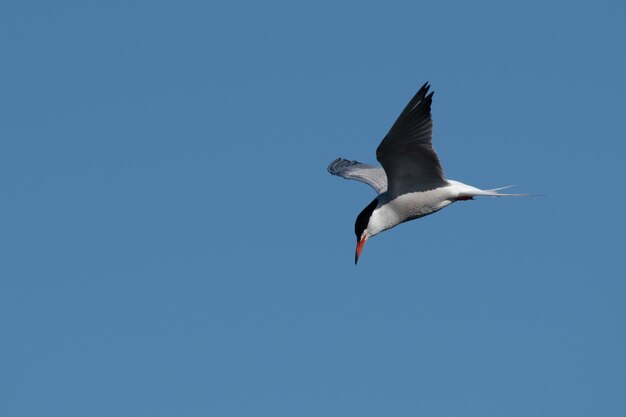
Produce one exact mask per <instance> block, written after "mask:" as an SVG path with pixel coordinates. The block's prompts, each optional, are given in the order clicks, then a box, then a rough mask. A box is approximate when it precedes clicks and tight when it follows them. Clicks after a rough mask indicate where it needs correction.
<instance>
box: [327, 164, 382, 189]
mask: <svg viewBox="0 0 626 417" xmlns="http://www.w3.org/2000/svg"><path fill="white" fill-rule="evenodd" d="M328 172H330V173H331V174H333V175H337V176H339V177H343V178H346V179H349V180H357V181H361V182H364V183H365V184H367V185H369V186H370V187H372V188H373V189H374V190H376V193H378V194H380V193H384V192H385V191H386V190H387V175H385V171H384V170H383V169H382V168H380V167H375V166H373V165H368V164H362V163H360V162H357V161H348V160H347V159H343V158H337V159H335V160H334V161H333V162H331V163H330V165H328Z"/></svg>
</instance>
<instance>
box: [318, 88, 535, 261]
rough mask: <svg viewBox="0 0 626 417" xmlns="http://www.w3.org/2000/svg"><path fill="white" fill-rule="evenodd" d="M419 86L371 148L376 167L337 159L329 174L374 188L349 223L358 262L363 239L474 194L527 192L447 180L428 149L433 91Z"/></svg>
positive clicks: (498, 195) (437, 160)
mask: <svg viewBox="0 0 626 417" xmlns="http://www.w3.org/2000/svg"><path fill="white" fill-rule="evenodd" d="M429 89H430V85H429V84H428V83H426V84H424V85H423V86H422V88H420V89H419V91H418V92H417V94H415V96H414V97H413V98H412V99H411V101H409V104H407V105H406V107H405V108H404V110H403V111H402V113H400V116H398V119H397V120H396V122H395V123H394V124H393V126H392V127H391V130H389V133H387V135H386V136H385V137H384V138H383V140H382V142H381V143H380V145H379V146H378V149H376V159H377V160H378V162H380V164H381V165H382V168H381V167H377V166H373V165H369V164H363V163H361V162H357V161H350V160H347V159H343V158H337V159H335V160H334V161H333V162H331V163H330V165H328V172H330V173H331V174H332V175H337V176H340V177H343V178H347V179H352V180H357V181H361V182H364V183H365V184H367V185H369V186H371V187H372V188H374V190H375V191H376V194H377V196H376V198H374V200H372V202H371V203H369V204H368V205H367V206H366V207H365V208H364V209H363V210H362V211H361V213H360V214H359V215H358V216H357V218H356V222H355V223H354V233H355V234H356V241H357V244H356V252H355V255H354V263H355V265H356V263H357V262H358V260H359V256H360V255H361V251H362V250H363V245H365V242H366V241H367V240H368V239H369V238H371V237H373V236H376V235H377V234H379V233H381V232H384V231H385V230H389V229H391V228H392V227H395V226H397V225H399V224H400V223H404V222H407V221H409V220H414V219H417V218H420V217H424V216H426V215H429V214H432V213H435V212H436V211H439V210H441V209H443V208H445V207H447V206H449V205H450V204H452V203H454V202H457V201H466V200H473V199H474V197H476V196H490V197H519V196H527V195H528V194H503V193H499V192H498V191H500V190H503V189H505V188H509V187H502V188H495V189H491V190H481V189H479V188H476V187H472V186H471V185H467V184H463V183H462V182H459V181H454V180H450V179H446V178H445V176H444V172H443V168H442V167H441V164H440V163H439V157H438V156H437V153H436V152H435V150H434V149H433V145H432V134H433V122H432V118H431V114H430V106H431V104H432V101H433V94H434V92H431V93H428V90H429Z"/></svg>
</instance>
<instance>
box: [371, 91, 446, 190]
mask: <svg viewBox="0 0 626 417" xmlns="http://www.w3.org/2000/svg"><path fill="white" fill-rule="evenodd" d="M429 88H430V86H429V85H428V83H426V84H424V85H423V86H422V88H420V89H419V91H418V92H417V94H415V96H414V97H413V99H412V100H411V101H410V102H409V104H407V106H406V107H405V108H404V110H403V111H402V113H400V116H399V117H398V120H396V122H395V123H394V124H393V126H392V127H391V130H389V133H387V136H385V138H384V139H383V140H382V142H381V143H380V145H379V146H378V149H377V150H376V159H378V161H379V162H380V163H381V165H382V166H383V168H384V169H385V173H386V174H387V178H388V179H389V194H391V195H396V196H397V195H400V194H404V193H407V192H413V191H425V190H430V189H433V188H438V187H441V186H444V185H446V184H447V182H446V180H445V179H444V174H443V169H442V168H441V164H440V163H439V158H438V157H437V153H435V150H434V149H433V145H432V136H433V121H432V118H431V115H430V106H431V104H432V101H433V94H434V93H430V94H428V95H427V93H428V89H429Z"/></svg>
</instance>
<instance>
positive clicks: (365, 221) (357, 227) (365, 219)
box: [354, 198, 378, 265]
mask: <svg viewBox="0 0 626 417" xmlns="http://www.w3.org/2000/svg"><path fill="white" fill-rule="evenodd" d="M376 206H378V199H377V198H375V199H374V200H373V201H372V202H371V203H369V204H368V205H367V207H365V208H364V209H363V211H361V213H359V215H358V216H357V217H356V222H354V233H355V234H356V252H355V254H354V264H355V265H356V263H357V262H358V261H359V256H361V251H362V250H363V246H364V245H365V241H366V240H367V239H368V238H370V237H371V236H373V234H372V233H370V232H368V230H367V226H368V225H369V222H370V218H371V217H372V213H373V212H374V210H375V209H376Z"/></svg>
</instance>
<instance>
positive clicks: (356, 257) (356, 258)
mask: <svg viewBox="0 0 626 417" xmlns="http://www.w3.org/2000/svg"><path fill="white" fill-rule="evenodd" d="M366 240H367V236H363V237H362V238H361V240H359V242H358V243H357V244H356V253H355V254H354V264H355V265H356V263H357V262H359V256H361V251H362V250H363V245H365V241H366Z"/></svg>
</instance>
